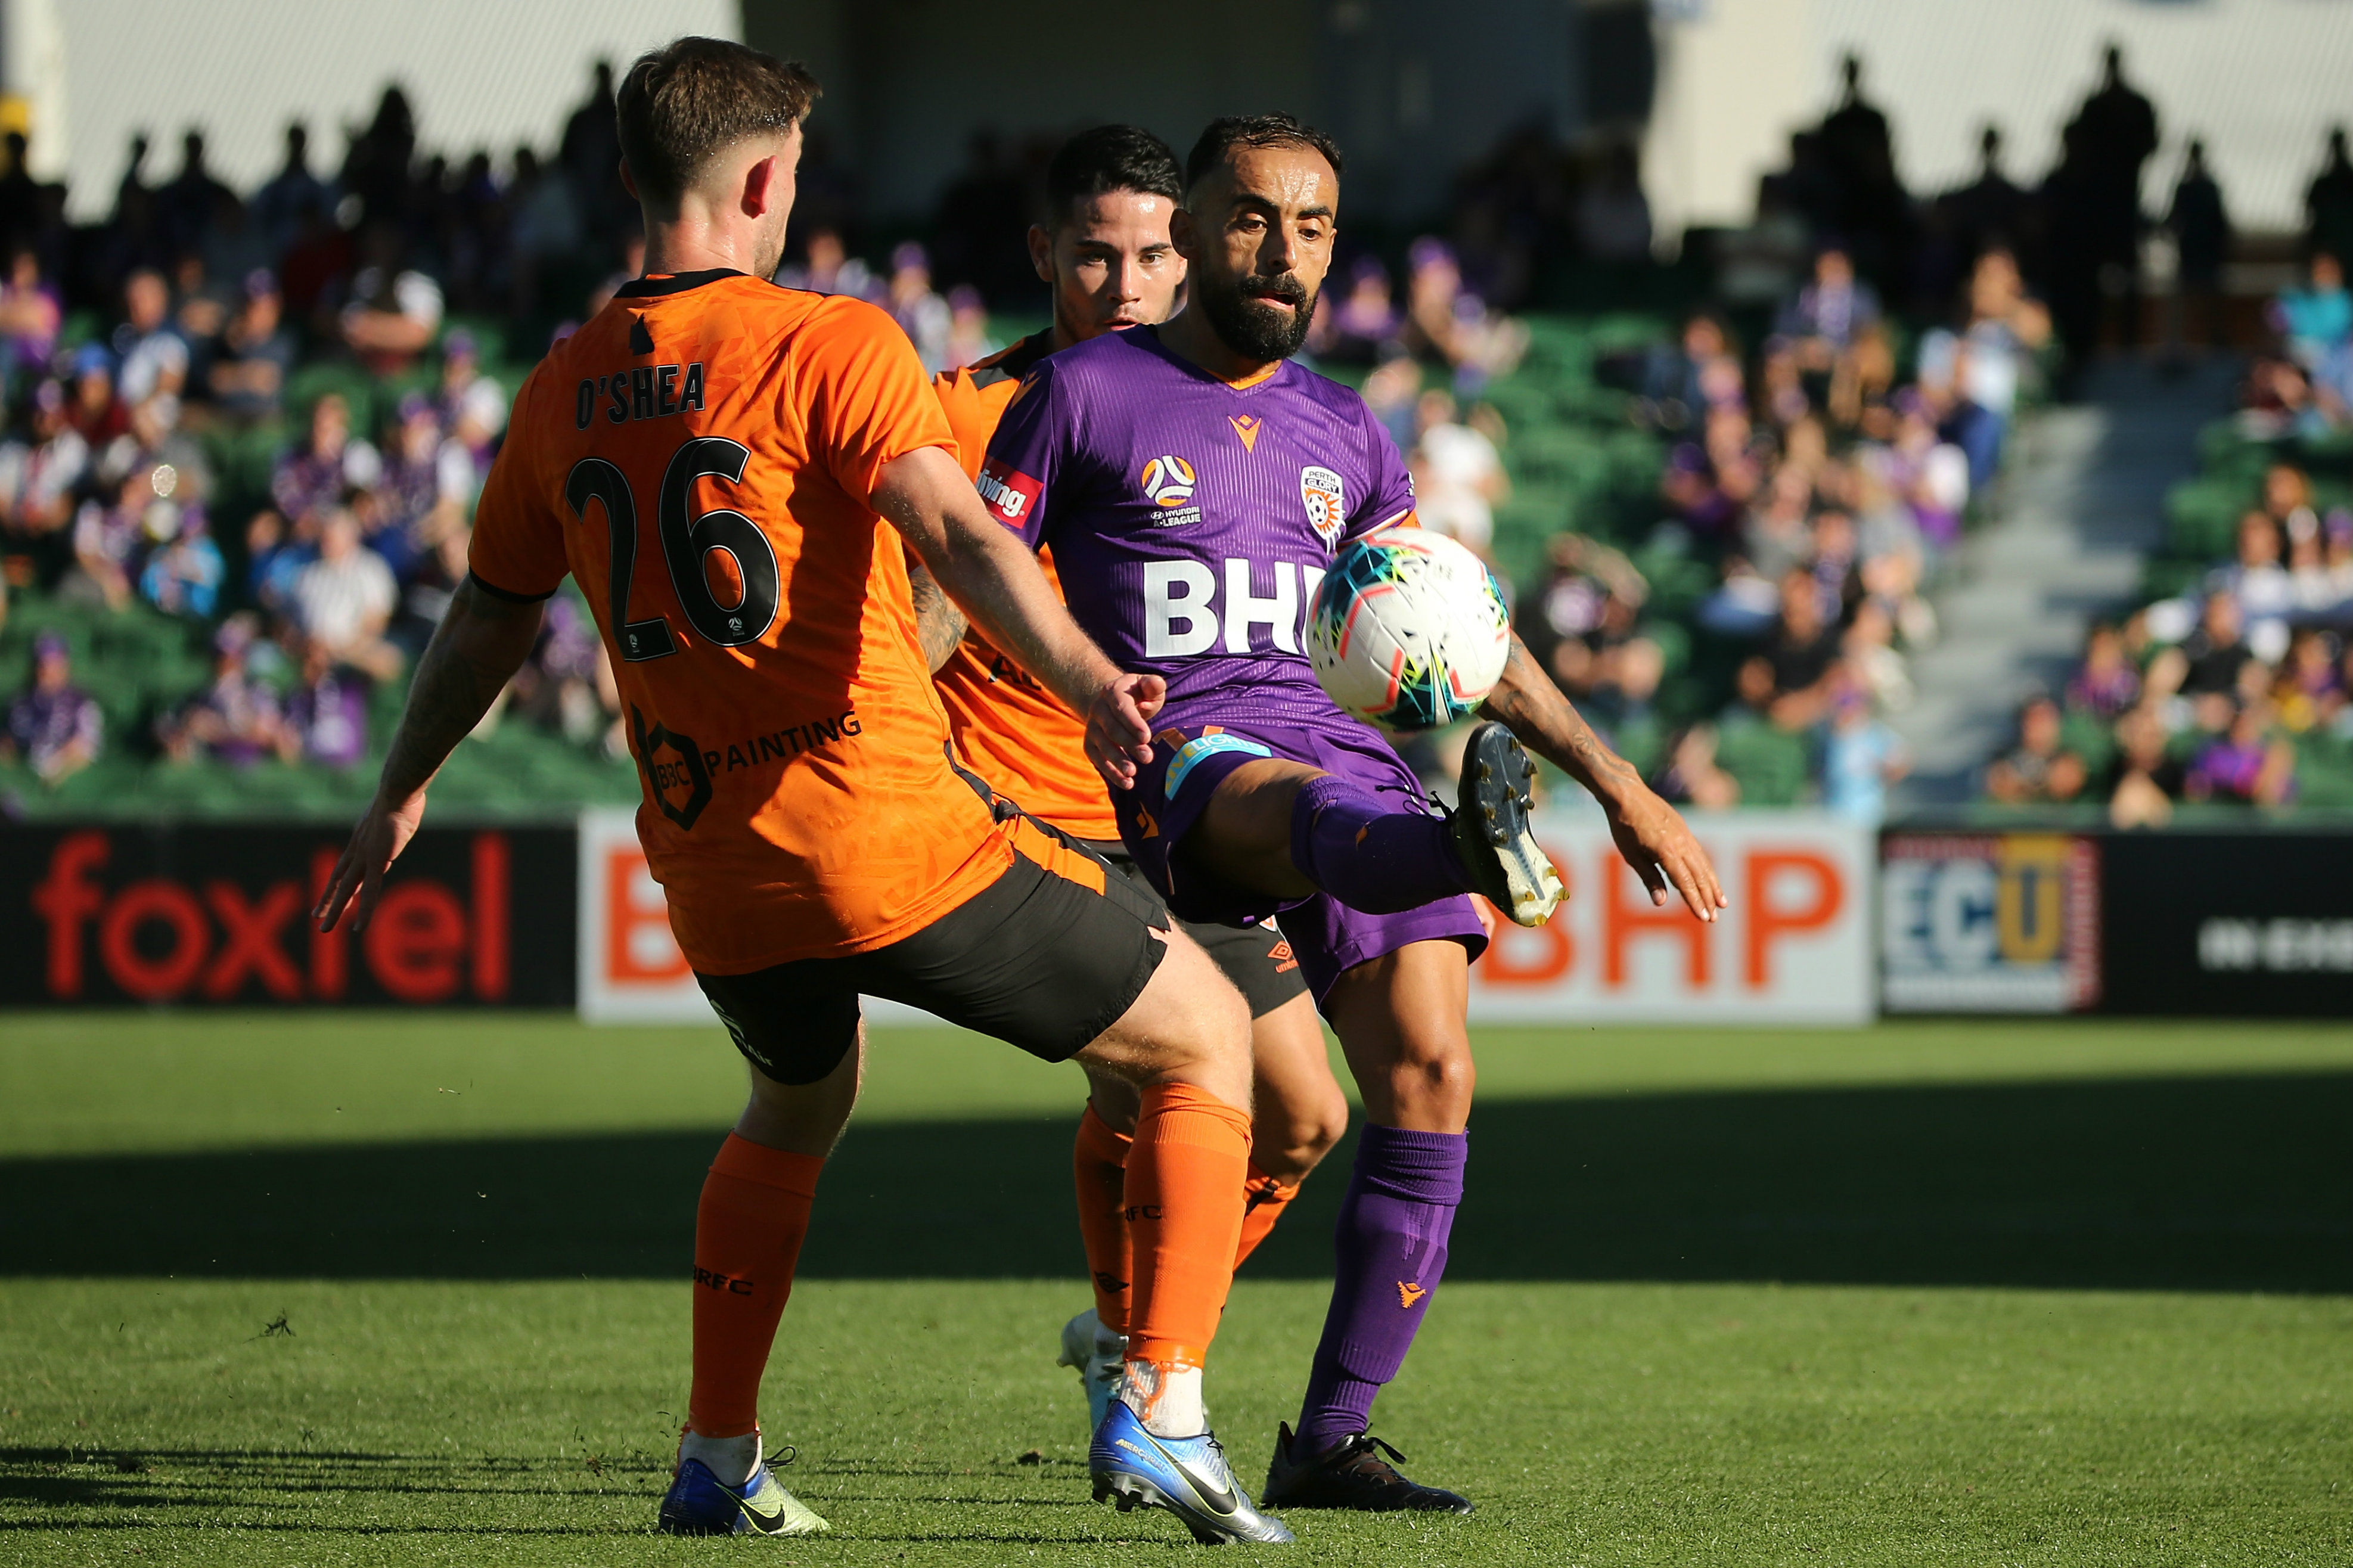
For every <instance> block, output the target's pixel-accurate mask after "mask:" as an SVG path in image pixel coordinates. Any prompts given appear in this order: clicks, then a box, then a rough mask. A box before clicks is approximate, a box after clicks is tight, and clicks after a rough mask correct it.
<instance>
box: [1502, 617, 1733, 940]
mask: <svg viewBox="0 0 2353 1568" xmlns="http://www.w3.org/2000/svg"><path fill="white" fill-rule="evenodd" d="M1482 711H1483V712H1484V713H1485V714H1486V716H1487V717H1488V718H1490V719H1493V720H1495V721H1499V722H1501V723H1503V724H1504V725H1507V726H1509V728H1510V729H1511V731H1512V733H1513V734H1514V735H1517V736H1518V737H1519V738H1520V741H1521V742H1522V743H1523V744H1525V746H1526V747H1527V748H1528V750H1530V751H1532V752H1535V753H1536V754H1537V755H1538V756H1540V757H1543V758H1544V759H1545V760H1546V761H1547V762H1549V763H1552V764H1553V765H1554V766H1555V767H1557V768H1559V769H1560V770H1561V771H1562V772H1563V773H1567V775H1568V776H1569V777H1571V778H1573V779H1575V780H1576V781H1577V783H1578V784H1583V785H1584V786H1585V787H1586V789H1587V790H1588V791H1589V792H1590V793H1591V794H1592V795H1593V798H1594V799H1596V800H1598V801H1599V802H1600V803H1601V809H1602V811H1603V812H1604V813H1606V814H1607V815H1608V816H1609V836H1610V837H1612V838H1614V839H1616V840H1617V841H1618V852H1619V853H1620V855H1623V856H1624V857H1625V858H1626V863H1627V864H1628V865H1629V866H1631V867H1633V868H1634V874H1635V875H1636V876H1638V877H1640V878H1641V879H1642V885H1643V886H1644V887H1646V888H1648V889H1651V902H1652V903H1653V904H1664V903H1665V902H1666V901H1667V888H1668V886H1669V884H1670V883H1672V885H1673V887H1674V889H1675V891H1677V892H1679V893H1681V894H1682V895H1683V902H1684V903H1686V904H1688V905H1690V906H1691V911H1692V913H1694V914H1695V915H1697V916H1698V917H1699V918H1700V919H1702V920H1704V921H1712V920H1714V919H1715V911H1716V910H1721V909H1725V908H1727V907H1728V906H1729V903H1730V900H1727V899H1725V896H1724V889H1723V888H1722V887H1721V886H1719V885H1718V883H1717V882H1716V879H1715V867H1714V866H1713V865H1711V864H1710V863H1709V861H1708V858H1707V851H1706V850H1704V849H1702V848H1701V847H1699V840H1698V839H1696V838H1694V837H1692V830H1691V828H1690V826H1688V825H1687V824H1685V823H1684V821H1683V814H1682V813H1681V812H1678V811H1677V810H1676V809H1675V808H1674V807H1673V806H1672V805H1668V804H1667V803H1666V802H1665V801H1663V800H1661V799H1660V798H1659V797H1658V795H1656V794H1655V793H1654V792H1653V791H1652V790H1651V786H1650V785H1648V784H1644V783H1643V782H1642V775H1641V774H1640V773H1636V772H1635V771H1634V768H1633V765H1632V764H1631V763H1628V762H1627V761H1626V759H1625V758H1623V757H1621V756H1620V755H1619V754H1618V753H1617V752H1613V751H1611V750H1610V749H1609V747H1607V746H1605V745H1603V744H1602V743H1601V738H1600V737H1599V735H1596V734H1595V733H1594V732H1593V730H1592V727H1591V726H1589V725H1588V724H1587V723H1586V721H1584V719H1583V718H1581V717H1580V716H1579V715H1578V713H1577V710H1576V709H1575V708H1573V707H1571V706H1570V705H1569V700H1568V699H1567V698H1566V697H1564V696H1562V695H1561V693H1560V688H1559V687H1557V686H1555V685H1554V684H1553V683H1552V681H1551V679H1549V678H1548V677H1547V676H1546V674H1545V672H1544V670H1543V669H1542V668H1539V667H1538V666H1537V664H1536V661H1535V656H1534V655H1532V654H1530V653H1529V652H1528V648H1527V645H1526V644H1525V643H1524V642H1522V641H1520V639H1519V637H1518V636H1517V635H1516V634H1514V636H1513V637H1512V656H1511V658H1510V659H1509V660H1508V661H1506V662H1505V664H1504V679H1502V680H1500V681H1498V682H1497V683H1496V685H1495V689H1494V690H1493V692H1491V693H1490V694H1489V695H1488V698H1487V702H1486V706H1485V708H1484V709H1483V710H1482Z"/></svg>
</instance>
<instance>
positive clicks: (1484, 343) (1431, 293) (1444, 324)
mask: <svg viewBox="0 0 2353 1568" xmlns="http://www.w3.org/2000/svg"><path fill="white" fill-rule="evenodd" d="M1406 258H1407V268H1408V272H1407V276H1408V282H1407V285H1406V306H1405V322H1404V327H1403V337H1404V341H1405V344H1406V347H1407V348H1408V349H1409V351H1410V352H1412V353H1415V354H1417V355H1419V356H1421V357H1423V358H1425V359H1430V360H1434V361H1437V362H1439V363H1443V364H1445V365H1447V366H1449V367H1450V368H1451V370H1452V371H1453V373H1454V388H1455V390H1456V391H1457V392H1458V393H1461V394H1462V395H1465V396H1469V395H1475V394H1476V393H1477V392H1478V390H1479V389H1480V388H1481V387H1482V386H1484V385H1485V384H1486V383H1487V381H1488V379H1489V378H1490V377H1493V376H1498V375H1505V374H1510V372H1511V370H1512V367H1513V366H1514V365H1516V364H1518V363H1519V362H1520V356H1521V355H1522V354H1524V353H1526V352H1527V343H1528V334H1527V329H1526V328H1525V327H1524V326H1522V325H1521V324H1520V323H1519V322H1517V321H1513V320H1511V319H1510V318H1509V317H1507V316H1504V315H1502V314H1500V313H1498V312H1495V311H1491V310H1488V308H1487V304H1486V301H1485V300H1482V299H1480V298H1479V296H1478V295H1476V294H1474V293H1472V291H1471V290H1470V289H1466V288H1464V287H1463V284H1462V269H1461V267H1460V266H1459V265H1458V264H1457V263H1456V261H1455V259H1454V251H1453V248H1452V247H1450V246H1449V245H1447V243H1446V242H1445V241H1444V240H1442V239H1435V238H1431V237H1429V236H1424V237H1421V238H1419V239H1417V240H1415V241H1414V242H1413V245H1412V246H1411V247H1410V248H1409V250H1408V251H1407V253H1406Z"/></svg>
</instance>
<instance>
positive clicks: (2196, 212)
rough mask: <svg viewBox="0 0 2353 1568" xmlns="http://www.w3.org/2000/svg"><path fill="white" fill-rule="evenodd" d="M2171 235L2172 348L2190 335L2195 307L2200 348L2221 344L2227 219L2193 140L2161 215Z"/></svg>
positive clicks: (2202, 144)
mask: <svg viewBox="0 0 2353 1568" xmlns="http://www.w3.org/2000/svg"><path fill="white" fill-rule="evenodd" d="M2165 226H2166V228H2167V230H2168V232H2170V233H2171V234H2172V236H2173V251H2174V303H2173V310H2172V314H2171V319H2170V326H2171V331H2170V332H2169V334H2168V335H2169V336H2170V337H2171V338H2172V340H2173V347H2174V348H2175V349H2176V350H2177V351H2179V348H2180V347H2181V345H2182V343H2183V342H2184V340H2185V339H2186V337H2187V335H2188V320H2187V318H2188V316H2189V309H2190V307H2191V305H2192V304H2195V305H2196V307H2197V314H2198V346H2199V347H2200V349H2211V348H2220V347H2221V346H2222V344H2223V342H2224V339H2225V336H2226V329H2225V328H2224V325H2223V322H2222V264H2223V263H2224V262H2225V261H2228V260H2229V259H2230V258H2231V218H2230V214H2229V213H2228V212H2227V211H2226V210H2225V209H2224V207H2223V205H2222V187H2221V185H2219V184H2215V181H2214V176H2213V174H2212V173H2211V171H2210V170H2208V168H2207V167H2206V143H2205V142H2200V141H2194V140H2193V141H2192V142H2190V143H2189V156H2188V157H2187V158H2185V159H2184V160H2183V162H2182V165H2181V178H2180V179H2179V180H2178V181H2176V182H2175V183H2174V186H2173V205H2172V206H2171V207H2170V208H2168V210H2167V212H2166V215H2165Z"/></svg>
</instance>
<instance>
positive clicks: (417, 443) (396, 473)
mask: <svg viewBox="0 0 2353 1568" xmlns="http://www.w3.org/2000/svg"><path fill="white" fill-rule="evenodd" d="M388 434H389V436H390V439H388V440H387V441H386V442H385V460H384V472H383V474H382V475H381V476H380V477H379V478H378V479H377V480H376V483H375V487H374V488H373V489H372V490H370V491H367V492H364V494H365V495H366V496H367V497H368V498H369V500H370V503H371V504H370V505H369V507H368V509H367V511H366V512H365V513H364V514H361V513H359V511H358V509H357V508H356V507H355V508H354V512H355V514H358V515H359V516H360V524H361V534H362V537H363V538H364V541H365V542H366V544H367V547H368V548H369V549H371V550H373V551H375V552H376V553H377V554H378V555H381V556H383V557H384V561H385V565H387V566H389V567H391V568H392V574H393V577H394V579H395V580H396V581H397V582H401V583H406V582H407V581H408V579H409V578H410V577H411V576H413V575H414V574H415V573H416V570H417V565H418V563H420V562H421V561H422V559H423V557H424V555H425V552H427V551H428V550H430V549H431V548H432V547H433V546H434V545H435V544H437V543H438V542H440V540H441V539H442V537H443V536H444V535H446V534H447V533H448V531H450V530H451V529H453V528H456V527H458V526H459V522H460V521H461V518H460V516H459V511H458V504H459V503H451V502H449V501H448V500H445V498H444V495H443V492H442V471H441V470H442V464H441V447H442V437H441V419H440V416H439V414H438V412H437V411H436V410H435V408H434V406H433V404H432V402H431V401H430V400H429V399H427V397H426V395H424V394H423V393H421V392H412V393H410V394H409V395H407V396H406V397H404V398H402V399H401V400H400V406H399V408H398V409H397V410H396V412H395V414H394V416H393V421H392V426H391V429H390V431H389V433H388ZM466 468H467V478H468V479H471V477H472V476H471V470H472V465H471V463H470V462H469V463H468V464H467V465H466Z"/></svg>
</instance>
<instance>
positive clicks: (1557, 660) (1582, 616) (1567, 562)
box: [1514, 533, 1665, 721]
mask: <svg viewBox="0 0 2353 1568" xmlns="http://www.w3.org/2000/svg"><path fill="white" fill-rule="evenodd" d="M1546 557H1547V560H1548V562H1549V563H1550V571H1549V574H1548V575H1547V576H1546V580H1545V582H1544V583H1543V584H1541V585H1540V586H1539V587H1538V588H1537V589H1536V590H1535V592H1534V593H1531V594H1527V595H1523V596H1522V597H1521V600H1520V603H1519V606H1518V613H1517V615H1516V616H1515V617H1514V618H1515V619H1516V621H1517V622H1518V626H1519V632H1520V640H1521V641H1523V642H1525V644H1527V646H1528V651H1529V652H1530V653H1531V654H1532V655H1534V656H1535V658H1536V659H1537V660H1538V661H1539V662H1540V663H1542V664H1543V666H1544V667H1545V668H1546V669H1547V670H1549V671H1550V672H1551V674H1552V677H1553V679H1554V680H1555V681H1556V682H1557V683H1558V685H1559V686H1560V688H1561V689H1562V690H1564V691H1567V692H1568V693H1569V694H1570V695H1571V696H1573V697H1577V698H1579V699H1598V700H1599V702H1600V704H1601V706H1602V707H1603V708H1604V709H1605V710H1609V713H1610V715H1611V716H1612V717H1613V718H1614V719H1616V720H1618V721H1625V720H1628V719H1631V718H1638V717H1641V715H1642V714H1643V713H1644V711H1645V710H1646V709H1647V707H1648V705H1649V703H1650V700H1651V697H1652V696H1653V695H1655V694H1656V692H1657V690H1658V687H1659V681H1660V679H1661V678H1662V676H1663V675H1664V674H1665V658H1664V656H1663V655H1662V652H1661V651H1660V648H1659V646H1658V644H1657V642H1656V641H1654V640H1653V639H1651V638H1650V637H1645V636H1643V635H1641V616H1642V606H1643V605H1644V604H1645V603H1646V602H1647V601H1648V599H1649V597H1650V592H1651V585H1650V584H1649V583H1648V582H1646V581H1644V579H1643V577H1642V574H1641V572H1639V571H1637V570H1636V569H1635V567H1634V563H1632V562H1631V561H1629V560H1628V559H1626V557H1625V556H1624V555H1623V554H1621V553H1620V552H1618V551H1615V550H1612V549H1610V548H1609V546H1608V545H1606V544H1602V543H1600V542H1598V541H1595V540H1591V539H1588V538H1586V537H1585V536H1584V535H1582V534H1577V533H1562V534H1556V535H1555V536H1554V538H1553V541H1552V544H1551V546H1550V548H1549V549H1548V550H1547V552H1546Z"/></svg>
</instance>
